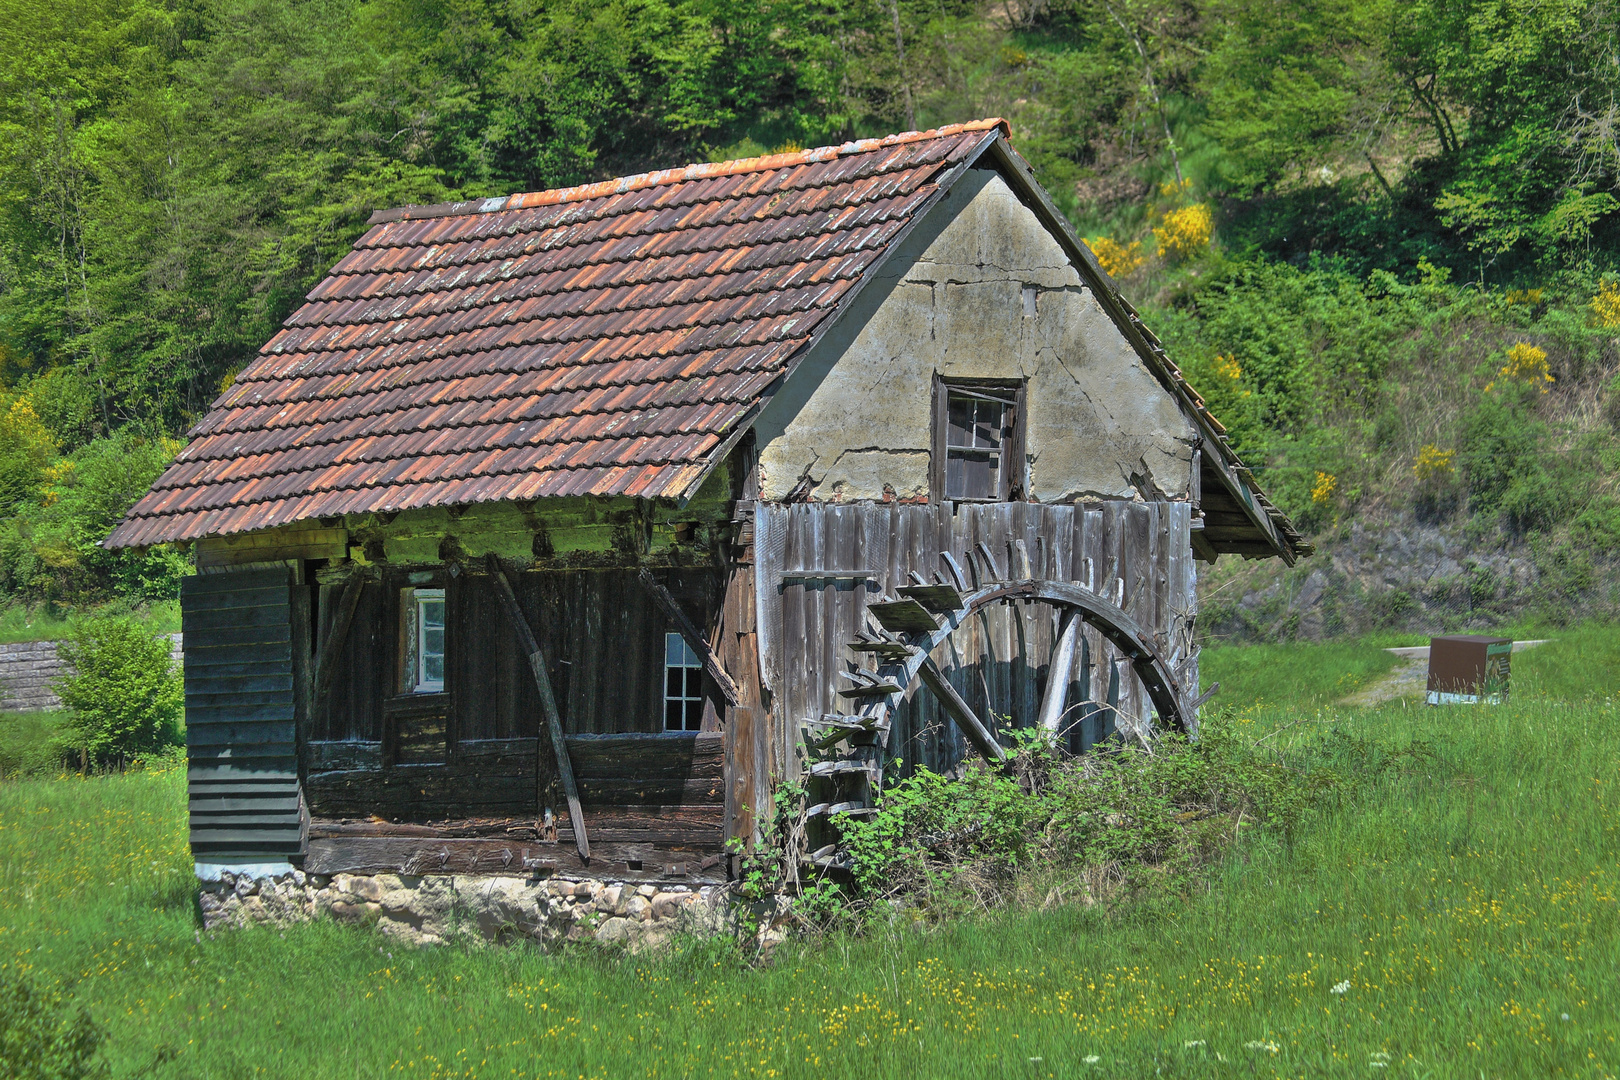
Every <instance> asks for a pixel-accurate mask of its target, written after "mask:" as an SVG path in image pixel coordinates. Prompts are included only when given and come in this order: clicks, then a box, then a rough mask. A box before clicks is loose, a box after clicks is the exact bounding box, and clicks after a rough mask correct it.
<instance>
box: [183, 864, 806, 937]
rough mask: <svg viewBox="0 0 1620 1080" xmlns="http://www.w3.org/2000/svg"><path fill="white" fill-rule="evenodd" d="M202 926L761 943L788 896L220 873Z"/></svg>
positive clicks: (550, 882)
mask: <svg viewBox="0 0 1620 1080" xmlns="http://www.w3.org/2000/svg"><path fill="white" fill-rule="evenodd" d="M199 903H200V905H201V907H202V916H203V925H204V927H206V928H207V929H210V930H212V929H216V928H231V927H242V926H247V925H250V924H253V923H263V924H268V925H273V926H285V925H288V924H291V923H299V922H309V921H311V920H314V919H319V918H327V917H329V918H333V919H337V920H339V921H340V922H353V923H363V924H364V923H370V924H374V925H375V926H376V928H377V929H378V930H379V931H380V932H382V933H384V934H387V935H390V936H392V937H395V938H398V939H401V940H402V941H405V942H409V943H411V944H416V945H433V944H438V943H441V942H444V941H447V940H450V939H453V938H456V937H458V936H463V937H481V938H485V939H489V940H497V941H501V940H516V939H525V938H526V939H529V940H533V941H539V942H548V943H549V942H561V941H596V942H599V943H601V944H604V945H619V946H624V947H626V948H629V949H632V950H641V949H646V948H654V947H657V946H658V945H661V944H663V943H664V942H665V941H667V940H668V939H669V937H670V935H672V934H675V933H696V934H720V933H726V934H731V933H738V932H740V931H741V930H742V929H743V928H744V927H749V928H754V927H757V930H756V931H755V932H756V933H757V936H758V938H759V941H760V943H761V944H765V945H769V944H775V943H776V942H778V941H780V940H782V939H783V938H784V937H785V936H786V933H785V931H784V930H783V929H782V927H783V924H784V923H785V921H786V919H787V917H788V911H789V908H788V904H787V903H786V901H785V900H775V901H765V902H762V903H755V904H748V903H746V902H743V901H741V900H740V899H738V898H737V897H736V896H735V895H734V894H733V892H732V891H731V889H729V888H728V887H725V886H704V887H702V888H696V889H694V888H690V887H688V886H684V885H649V884H643V883H638V882H605V881H571V880H564V879H561V878H555V877H553V878H546V879H535V878H522V877H469V876H465V875H459V874H428V875H423V876H420V877H416V876H408V875H402V874H374V875H372V874H336V875H333V876H332V877H326V876H325V875H322V874H305V873H304V872H303V871H301V870H294V871H293V872H291V873H290V874H282V875H278V876H275V877H251V876H248V875H246V874H243V875H235V874H230V873H225V874H222V875H221V877H220V880H219V881H217V882H205V883H204V884H203V889H202V892H201V893H200V895H199Z"/></svg>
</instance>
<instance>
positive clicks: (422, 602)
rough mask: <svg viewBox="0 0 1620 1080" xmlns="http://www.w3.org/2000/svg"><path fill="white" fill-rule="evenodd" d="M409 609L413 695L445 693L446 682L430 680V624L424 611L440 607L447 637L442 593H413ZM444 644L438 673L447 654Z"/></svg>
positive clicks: (419, 591) (441, 670) (441, 679)
mask: <svg viewBox="0 0 1620 1080" xmlns="http://www.w3.org/2000/svg"><path fill="white" fill-rule="evenodd" d="M408 591H409V593H410V596H409V607H408V608H407V610H408V612H409V617H410V635H409V641H410V659H411V669H410V682H411V693H413V694H442V693H444V679H443V678H439V679H430V678H428V677H427V660H428V656H429V655H430V654H429V652H428V648H427V629H428V627H427V620H426V619H424V618H423V617H422V609H423V607H425V606H426V605H428V604H438V605H439V610H440V612H441V615H440V619H441V622H440V624H439V629H440V631H441V633H443V634H444V635H446V636H448V635H449V632H450V631H449V627H448V625H446V620H444V617H443V614H442V612H443V611H444V610H445V607H444V590H443V589H410V590H408ZM442 646H443V642H442V641H441V649H440V651H439V653H438V654H437V655H438V657H439V665H440V667H439V670H440V672H441V673H442V672H443V670H444V659H445V651H446V650H444V649H443V647H442Z"/></svg>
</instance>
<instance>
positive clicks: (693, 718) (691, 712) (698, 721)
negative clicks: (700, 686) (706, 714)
mask: <svg viewBox="0 0 1620 1080" xmlns="http://www.w3.org/2000/svg"><path fill="white" fill-rule="evenodd" d="M702 729H703V702H701V701H688V702H687V703H686V730H687V731H701V730H702Z"/></svg>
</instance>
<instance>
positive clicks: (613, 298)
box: [107, 120, 1006, 547]
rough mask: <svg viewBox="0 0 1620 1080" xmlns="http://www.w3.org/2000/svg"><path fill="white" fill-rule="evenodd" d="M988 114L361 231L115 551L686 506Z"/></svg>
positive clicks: (122, 533)
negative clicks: (383, 516)
mask: <svg viewBox="0 0 1620 1080" xmlns="http://www.w3.org/2000/svg"><path fill="white" fill-rule="evenodd" d="M1005 133H1006V127H1005V125H1004V124H1003V123H1002V122H1001V121H999V120H983V121H978V122H975V123H971V124H957V125H953V126H950V127H944V128H939V129H937V130H934V131H925V132H909V133H907V134H904V135H892V136H889V137H888V138H884V139H868V140H864V141H861V142H853V143H846V144H844V145H843V146H829V147H821V148H818V149H815V150H805V151H801V152H797V153H791V154H776V155H772V156H770V157H764V158H750V159H747V160H743V161H727V162H720V163H717V164H712V165H690V166H687V167H685V168H682V169H666V170H664V171H662V172H655V173H646V174H643V175H641V176H628V177H621V178H619V179H617V180H607V181H604V182H602V183H599V184H587V185H584V186H582V187H575V188H563V189H560V190H556V191H541V192H533V193H529V194H524V195H512V196H508V197H506V198H496V199H484V200H478V201H474V202H466V203H455V204H448V205H443V206H428V207H405V208H403V209H399V210H388V211H383V212H380V213H378V214H374V215H373V216H372V219H371V224H372V228H371V230H370V231H369V232H367V233H366V234H365V235H364V236H362V237H361V238H360V239H359V240H357V241H356V242H355V245H354V249H353V250H352V251H351V252H350V253H349V254H347V255H345V256H344V257H343V259H342V260H340V261H339V262H338V264H337V265H336V266H334V267H333V268H332V271H331V273H330V274H329V275H328V276H327V277H326V279H325V280H323V281H322V282H321V283H320V284H319V285H317V286H316V287H315V288H314V289H313V290H312V291H311V292H310V294H309V297H308V302H307V303H305V304H304V306H303V307H302V308H300V309H299V310H298V311H296V312H294V313H293V314H292V316H291V317H289V318H288V319H287V321H286V323H285V324H284V327H283V329H282V330H281V331H280V332H279V333H277V334H276V336H275V337H273V338H272V339H271V340H270V341H269V342H268V343H267V344H266V345H265V346H264V348H263V349H261V350H260V353H259V357H258V359H257V360H255V361H254V362H253V363H252V364H250V365H248V367H247V368H246V369H245V370H244V371H243V372H242V373H241V374H240V375H239V376H238V377H237V379H236V382H235V384H234V385H233V386H232V387H231V388H230V389H229V390H227V391H226V392H225V393H224V394H222V395H221V396H220V398H219V400H217V401H216V402H214V404H213V407H212V408H211V409H210V410H209V411H208V414H207V415H206V416H204V417H203V419H202V421H201V422H200V423H198V424H197V426H196V427H195V428H194V429H193V430H192V432H191V437H192V441H191V443H190V444H189V445H188V446H187V447H186V448H185V449H184V450H183V451H181V453H180V456H179V457H178V458H177V459H176V460H175V462H174V464H173V465H172V466H170V468H169V470H168V471H167V472H165V473H164V474H163V476H162V477H160V478H159V479H158V481H157V483H156V484H154V485H153V486H152V490H151V492H150V493H149V494H147V496H146V497H145V498H143V499H142V500H141V501H140V502H139V503H137V504H136V505H135V507H134V508H133V509H132V510H131V511H130V512H129V515H128V516H127V517H126V518H125V520H124V521H123V523H122V524H120V525H119V526H118V528H117V529H115V530H114V531H113V533H112V535H111V536H110V537H109V538H108V540H107V545H108V546H109V547H130V546H141V545H147V544H155V543H163V542H168V541H180V540H194V539H197V538H198V537H203V536H218V535H226V534H230V533H236V532H243V531H246V530H254V529H266V528H271V527H274V526H277V525H286V524H290V523H292V522H294V521H299V520H303V519H307V518H313V517H325V516H331V515H336V514H354V513H365V512H369V511H384V512H386V511H397V510H405V509H413V508H418V507H429V506H449V505H456V504H466V503H472V502H488V501H499V500H511V499H524V500H528V499H536V498H544V497H547V496H558V495H631V496H636V497H639V498H671V497H681V496H684V495H687V494H689V493H690V489H691V487H692V486H693V485H694V484H696V483H697V482H698V481H699V480H701V479H702V477H703V475H704V474H705V473H706V472H707V470H708V468H709V467H710V466H711V465H712V463H713V462H712V460H711V459H712V457H713V456H714V455H715V454H716V452H717V451H718V450H719V449H720V448H721V447H722V446H723V445H724V443H725V440H726V437H727V436H728V435H729V434H730V433H731V432H732V431H733V430H734V429H735V427H736V425H737V424H739V423H740V422H742V421H743V420H744V419H745V418H746V417H747V416H748V415H749V413H750V412H751V411H752V410H753V409H754V408H755V407H756V406H757V405H758V403H759V401H760V399H761V397H762V396H763V395H764V394H765V393H766V391H768V390H769V388H770V387H771V385H772V384H773V383H775V382H776V381H777V380H778V379H779V378H780V377H781V375H782V374H783V373H784V372H785V371H786V370H787V368H788V366H789V364H790V362H791V360H792V358H793V357H794V356H795V354H796V353H798V352H799V351H801V350H802V349H803V347H804V346H805V345H806V343H808V342H809V341H810V340H811V338H812V337H813V336H814V334H815V333H816V331H817V329H818V328H820V327H822V326H823V324H824V323H826V321H827V319H828V317H829V316H830V315H832V313H833V312H834V311H835V310H836V309H837V307H838V305H839V303H840V301H842V300H843V299H844V298H845V297H847V296H849V295H851V292H852V290H853V289H854V287H855V285H856V284H857V283H858V282H859V281H860V280H861V278H862V276H863V275H865V274H866V273H867V271H869V270H870V269H871V268H872V266H873V265H874V264H876V263H877V262H878V261H879V260H880V259H881V258H882V256H883V254H884V252H885V251H886V250H887V248H888V246H889V245H890V244H892V243H893V242H894V240H895V238H896V237H897V236H898V235H899V234H900V233H901V231H902V230H903V229H904V228H905V226H906V225H907V224H908V223H909V222H910V221H912V220H914V219H915V218H916V216H917V215H918V213H919V212H920V211H922V210H923V209H924V208H925V207H926V206H928V205H929V204H930V202H931V200H932V199H933V198H934V197H935V196H936V195H937V194H938V192H939V187H938V181H939V180H940V178H941V173H942V172H943V171H944V170H945V169H947V168H949V167H951V166H954V165H957V164H960V163H961V162H963V161H966V160H968V159H969V158H971V157H973V156H975V155H976V153H977V152H978V151H979V150H980V149H982V148H983V146H984V145H986V144H987V143H988V142H989V141H991V140H993V139H994V138H996V137H997V136H998V135H1004V134H1005Z"/></svg>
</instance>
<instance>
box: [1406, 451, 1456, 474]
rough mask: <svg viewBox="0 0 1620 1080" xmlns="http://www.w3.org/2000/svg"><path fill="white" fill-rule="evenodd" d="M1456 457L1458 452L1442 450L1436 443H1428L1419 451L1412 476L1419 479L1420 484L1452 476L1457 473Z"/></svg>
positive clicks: (1413, 465)
mask: <svg viewBox="0 0 1620 1080" xmlns="http://www.w3.org/2000/svg"><path fill="white" fill-rule="evenodd" d="M1456 457H1457V451H1455V450H1442V449H1440V448H1439V447H1438V446H1436V445H1434V443H1428V444H1426V445H1425V446H1423V447H1422V448H1421V449H1419V450H1418V453H1417V460H1416V461H1414V462H1413V463H1412V475H1413V476H1415V477H1417V479H1418V483H1420V484H1421V483H1426V482H1427V481H1429V480H1434V479H1437V478H1439V477H1442V476H1451V475H1452V474H1453V473H1455V472H1456V471H1457V465H1456Z"/></svg>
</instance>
